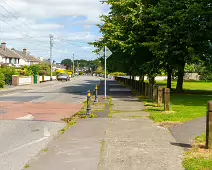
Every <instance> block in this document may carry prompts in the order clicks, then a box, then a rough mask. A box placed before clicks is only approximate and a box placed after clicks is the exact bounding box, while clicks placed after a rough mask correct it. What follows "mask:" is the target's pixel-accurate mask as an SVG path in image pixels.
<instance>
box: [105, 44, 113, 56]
mask: <svg viewBox="0 0 212 170" xmlns="http://www.w3.org/2000/svg"><path fill="white" fill-rule="evenodd" d="M105 52H106V54H105V56H106V58H108V57H110V56H111V55H112V54H113V53H112V52H111V51H110V49H109V48H108V47H107V46H105Z"/></svg>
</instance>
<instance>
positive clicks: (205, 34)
mask: <svg viewBox="0 0 212 170" xmlns="http://www.w3.org/2000/svg"><path fill="white" fill-rule="evenodd" d="M107 4H108V5H110V12H109V14H108V15H102V16H101V20H102V24H99V25H98V26H99V28H100V32H101V33H102V38H101V39H100V40H98V41H96V42H93V43H91V44H93V45H94V46H95V47H97V50H96V51H95V52H96V53H98V52H99V51H100V49H101V48H102V47H103V46H108V47H109V48H110V50H111V51H112V52H113V55H112V56H111V57H109V59H108V63H109V64H108V71H123V72H126V73H128V74H129V75H140V76H143V75H146V74H147V75H148V76H149V77H150V78H152V77H153V78H154V77H155V76H156V75H157V74H160V73H161V71H166V72H167V75H168V83H167V85H168V87H170V86H171V76H172V73H173V72H176V74H177V77H178V82H177V90H179V91H181V90H183V77H184V72H185V71H184V70H185V65H186V64H196V63H198V62H202V63H204V65H207V64H208V60H209V59H210V58H211V55H212V48H211V40H212V17H211V16H212V2H211V0H159V1H158V0H137V1H135V0H108V1H107ZM211 61H212V60H211Z"/></svg>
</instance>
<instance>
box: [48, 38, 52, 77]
mask: <svg viewBox="0 0 212 170" xmlns="http://www.w3.org/2000/svg"><path fill="white" fill-rule="evenodd" d="M49 37H50V65H51V75H50V80H51V81H52V47H53V35H49Z"/></svg>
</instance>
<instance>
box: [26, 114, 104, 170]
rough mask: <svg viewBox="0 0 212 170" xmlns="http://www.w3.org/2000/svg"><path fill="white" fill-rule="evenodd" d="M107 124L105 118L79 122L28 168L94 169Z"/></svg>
mask: <svg viewBox="0 0 212 170" xmlns="http://www.w3.org/2000/svg"><path fill="white" fill-rule="evenodd" d="M107 125H108V120H107V119H104V118H97V119H87V120H80V121H79V122H78V123H77V125H75V126H73V127H71V129H69V130H68V131H67V133H65V134H64V135H62V136H60V138H58V140H56V141H53V142H52V143H51V144H50V145H49V147H48V152H46V153H41V154H39V155H37V157H36V158H35V159H33V160H31V161H30V162H28V164H29V165H30V168H28V169H29V170H47V169H51V170H58V169H61V170H70V169H72V170H97V168H98V162H99V158H100V150H101V143H102V139H103V138H104V134H105V129H106V127H107Z"/></svg>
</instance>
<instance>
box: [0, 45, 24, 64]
mask: <svg viewBox="0 0 212 170" xmlns="http://www.w3.org/2000/svg"><path fill="white" fill-rule="evenodd" d="M20 59H21V57H20V56H19V55H18V54H16V53H14V52H13V51H11V50H10V49H8V48H7V47H6V43H5V42H3V43H1V46H0V63H1V64H8V65H11V66H12V65H15V64H19V63H20Z"/></svg>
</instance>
